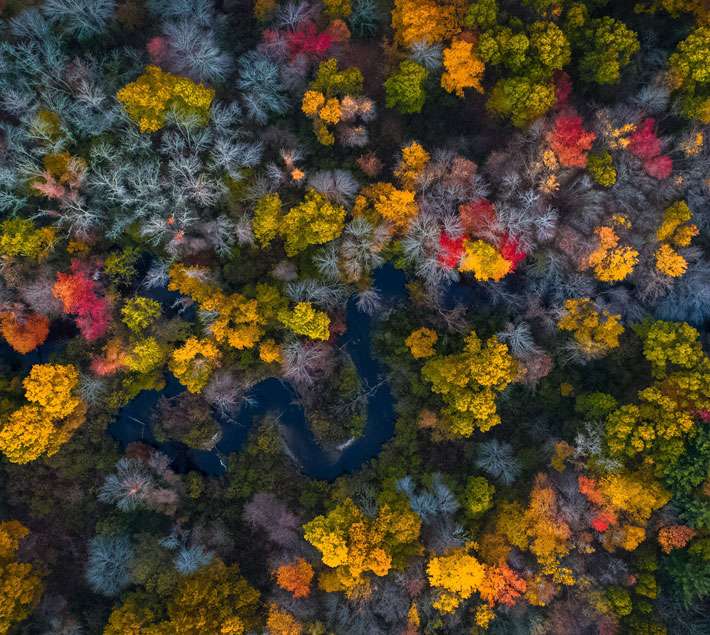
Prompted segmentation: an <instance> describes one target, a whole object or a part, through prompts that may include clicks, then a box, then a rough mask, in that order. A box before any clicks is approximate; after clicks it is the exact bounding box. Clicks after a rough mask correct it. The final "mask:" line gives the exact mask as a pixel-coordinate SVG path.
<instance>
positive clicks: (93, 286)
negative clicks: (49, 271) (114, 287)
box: [52, 260, 111, 342]
mask: <svg viewBox="0 0 710 635" xmlns="http://www.w3.org/2000/svg"><path fill="white" fill-rule="evenodd" d="M97 290H98V284H97V283H96V282H95V281H94V280H92V279H91V277H90V275H89V272H88V268H87V267H86V266H85V265H84V264H82V263H81V262H79V261H78V260H72V263H71V273H61V272H60V273H57V281H56V283H55V284H54V288H53V289H52V293H53V294H54V297H56V298H58V299H59V300H61V301H62V305H63V306H64V312H65V313H72V314H74V315H76V325H77V326H78V327H79V331H80V332H81V336H82V337H83V338H84V339H85V340H87V341H89V342H90V341H93V340H96V339H98V338H100V337H102V336H103V335H104V334H105V333H106V331H107V329H108V326H109V323H110V321H111V315H110V311H109V304H108V301H107V300H106V298H104V297H101V296H99V295H98V293H97Z"/></svg>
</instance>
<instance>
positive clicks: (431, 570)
mask: <svg viewBox="0 0 710 635" xmlns="http://www.w3.org/2000/svg"><path fill="white" fill-rule="evenodd" d="M426 572H427V577H428V578H429V584H430V585H431V586H432V587H433V588H434V589H436V590H437V598H436V599H435V600H434V603H433V606H434V608H435V609H437V610H438V611H441V612H442V613H451V612H453V611H455V610H456V609H457V608H458V607H459V605H460V604H461V602H463V601H465V600H468V599H469V598H470V597H471V596H472V595H473V594H474V593H475V592H476V591H478V590H479V589H480V588H481V585H482V584H483V581H484V578H485V568H484V566H483V565H482V564H481V563H480V562H479V561H478V560H477V559H476V558H474V557H473V556H472V555H470V554H469V553H468V552H467V551H466V550H465V549H463V548H461V549H456V550H454V551H452V552H451V553H449V554H448V555H445V556H438V557H434V558H431V559H430V560H429V562H428V563H427V567H426Z"/></svg>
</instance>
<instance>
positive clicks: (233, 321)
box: [201, 293, 265, 350]
mask: <svg viewBox="0 0 710 635" xmlns="http://www.w3.org/2000/svg"><path fill="white" fill-rule="evenodd" d="M201 306H202V308H204V309H205V310H207V311H215V312H216V313H217V317H216V318H215V320H214V322H212V324H211V325H210V331H211V332H212V335H213V336H214V338H215V340H217V342H220V343H225V342H226V343H227V344H229V345H230V346H231V347H232V348H236V349H237V350H243V349H245V348H254V346H256V344H257V343H258V341H259V340H260V339H261V337H262V335H263V334H264V329H263V328H262V327H263V324H264V322H265V320H264V318H263V317H262V316H261V315H260V313H259V311H258V308H259V303H258V302H257V300H254V299H248V298H245V297H244V296H243V295H242V294H241V293H232V294H231V295H228V296H225V295H223V294H222V293H215V294H214V295H213V296H212V297H211V298H210V299H209V300H206V301H205V302H203V303H202V304H201Z"/></svg>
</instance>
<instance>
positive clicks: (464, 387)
mask: <svg viewBox="0 0 710 635" xmlns="http://www.w3.org/2000/svg"><path fill="white" fill-rule="evenodd" d="M518 373H519V366H518V364H517V363H516V361H515V360H514V359H513V357H512V356H511V355H510V352H509V351H508V347H507V345H506V344H504V343H503V342H501V341H500V340H498V338H496V337H491V338H489V339H488V340H487V341H486V342H485V343H482V342H481V340H480V339H479V337H478V335H476V332H475V331H471V333H470V334H469V335H468V337H466V340H465V346H464V350H463V351H462V352H461V353H457V354H453V355H446V356H437V357H433V358H432V359H430V360H428V361H427V362H426V363H425V364H424V366H423V368H422V377H423V378H424V379H425V380H426V381H428V382H429V383H430V384H431V389H432V391H433V392H435V393H437V394H438V395H439V396H440V397H441V399H442V400H443V401H444V404H445V406H444V408H443V411H442V414H443V417H441V419H440V424H439V427H437V429H436V431H437V433H438V435H439V436H440V437H442V438H445V439H455V438H460V437H469V436H471V435H472V434H473V431H474V430H475V429H479V430H481V431H482V432H485V431H487V430H490V429H491V428H492V427H493V426H496V425H498V424H499V423H500V417H499V416H498V412H497V409H496V402H495V397H496V393H498V392H502V391H503V390H505V389H506V388H507V387H508V385H509V384H510V383H511V382H512V381H513V380H514V379H515V377H516V375H517V374H518Z"/></svg>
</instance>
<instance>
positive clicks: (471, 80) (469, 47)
mask: <svg viewBox="0 0 710 635" xmlns="http://www.w3.org/2000/svg"><path fill="white" fill-rule="evenodd" d="M484 70H485V66H484V64H483V62H482V61H481V60H480V59H479V58H478V57H477V56H476V55H475V53H474V52H473V44H472V43H471V42H467V41H466V40H454V41H453V42H452V43H451V46H449V47H448V48H446V49H444V73H443V74H442V76H441V87H442V88H443V89H444V90H446V91H447V92H449V93H456V95H457V96H458V97H463V91H464V89H466V88H474V89H476V90H477V91H478V92H479V93H482V92H483V86H481V79H482V78H483V72H484Z"/></svg>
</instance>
